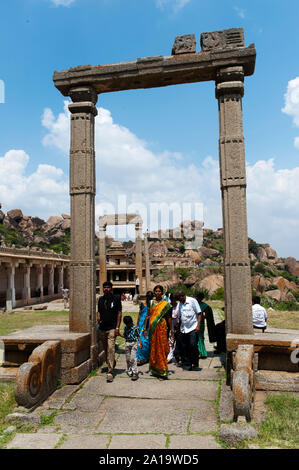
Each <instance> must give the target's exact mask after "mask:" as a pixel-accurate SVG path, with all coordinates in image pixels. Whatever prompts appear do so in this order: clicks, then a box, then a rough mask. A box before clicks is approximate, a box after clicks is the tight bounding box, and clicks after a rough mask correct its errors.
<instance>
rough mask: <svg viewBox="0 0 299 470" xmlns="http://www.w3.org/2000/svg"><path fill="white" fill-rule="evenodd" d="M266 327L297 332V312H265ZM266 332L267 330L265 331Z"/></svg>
mask: <svg viewBox="0 0 299 470" xmlns="http://www.w3.org/2000/svg"><path fill="white" fill-rule="evenodd" d="M267 313H268V319H267V326H268V327H270V328H283V329H287V330H297V329H298V325H299V312H288V311H285V312H283V311H277V310H267ZM266 331H267V330H266Z"/></svg>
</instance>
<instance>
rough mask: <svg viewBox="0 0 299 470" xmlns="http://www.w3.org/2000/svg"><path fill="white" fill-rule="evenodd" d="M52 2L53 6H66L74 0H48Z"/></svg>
mask: <svg viewBox="0 0 299 470" xmlns="http://www.w3.org/2000/svg"><path fill="white" fill-rule="evenodd" d="M50 1H51V2H52V3H54V5H55V6H57V7H59V6H63V7H68V6H70V5H71V4H72V3H74V1H75V0H50Z"/></svg>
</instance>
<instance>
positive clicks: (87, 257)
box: [69, 86, 97, 360]
mask: <svg viewBox="0 0 299 470" xmlns="http://www.w3.org/2000/svg"><path fill="white" fill-rule="evenodd" d="M69 96H70V97H71V99H72V101H73V103H72V104H70V105H69V110H70V112H71V148H70V196H71V261H70V286H69V287H70V289H69V290H70V320H69V326H70V331H71V332H77V333H90V334H91V336H92V338H91V344H92V348H93V347H94V345H95V344H96V330H95V328H96V266H95V214H94V211H95V207H94V199H95V191H96V184H95V149H94V121H95V116H96V115H97V108H96V106H95V104H96V102H97V93H96V92H95V90H94V89H93V88H92V87H90V86H82V87H76V88H71V89H70V91H69ZM92 351H93V349H92ZM92 351H91V355H92V356H93V355H94V357H95V356H97V354H96V353H95V352H94V353H93V352H92ZM94 360H95V359H94Z"/></svg>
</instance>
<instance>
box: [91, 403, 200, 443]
mask: <svg viewBox="0 0 299 470" xmlns="http://www.w3.org/2000/svg"><path fill="white" fill-rule="evenodd" d="M199 402H200V401H199V400H186V401H184V400H160V399H159V400H148V399H143V400H132V399H128V398H106V400H105V401H104V402H103V403H102V405H101V408H105V410H106V416H105V417H104V419H103V421H102V422H101V424H100V425H99V426H98V427H97V432H103V433H105V432H110V433H112V434H115V433H143V432H145V431H146V432H148V433H169V434H171V433H175V434H179V433H186V432H187V427H188V423H189V419H190V413H191V408H193V407H194V408H196V406H198V403H199Z"/></svg>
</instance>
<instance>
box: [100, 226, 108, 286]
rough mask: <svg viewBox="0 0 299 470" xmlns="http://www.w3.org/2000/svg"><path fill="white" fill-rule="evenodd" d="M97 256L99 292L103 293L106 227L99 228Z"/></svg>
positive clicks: (105, 277) (105, 272)
mask: <svg viewBox="0 0 299 470" xmlns="http://www.w3.org/2000/svg"><path fill="white" fill-rule="evenodd" d="M99 237H100V238H99V257H100V280H99V282H100V294H101V295H103V282H106V281H107V266H106V227H100V228H99Z"/></svg>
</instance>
